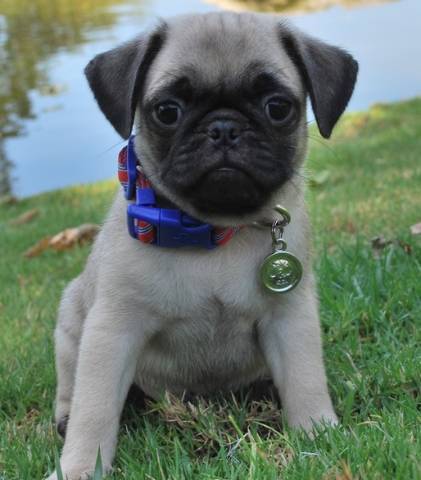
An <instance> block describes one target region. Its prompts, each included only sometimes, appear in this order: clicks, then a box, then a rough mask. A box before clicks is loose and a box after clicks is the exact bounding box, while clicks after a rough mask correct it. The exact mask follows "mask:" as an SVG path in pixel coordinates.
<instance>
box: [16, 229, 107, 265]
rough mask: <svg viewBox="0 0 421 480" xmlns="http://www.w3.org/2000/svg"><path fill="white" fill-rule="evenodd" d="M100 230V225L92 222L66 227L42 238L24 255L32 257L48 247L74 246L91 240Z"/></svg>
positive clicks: (58, 248) (58, 249)
mask: <svg viewBox="0 0 421 480" xmlns="http://www.w3.org/2000/svg"><path fill="white" fill-rule="evenodd" d="M98 230H99V226H98V225H95V224H92V223H84V224H83V225H80V226H79V227H75V228H66V229H65V230H63V231H62V232H59V233H57V234H56V235H54V236H48V237H44V238H42V239H41V240H40V241H39V242H37V243H36V244H35V245H33V246H32V247H31V248H29V249H28V250H27V251H26V252H25V253H24V256H25V257H27V258H32V257H36V256H38V255H40V254H41V253H42V252H43V251H44V250H47V249H48V248H51V249H53V250H56V251H62V250H67V249H69V248H72V247H74V246H75V245H80V244H82V243H86V242H90V241H92V240H93V238H94V237H95V235H96V234H97V233H98Z"/></svg>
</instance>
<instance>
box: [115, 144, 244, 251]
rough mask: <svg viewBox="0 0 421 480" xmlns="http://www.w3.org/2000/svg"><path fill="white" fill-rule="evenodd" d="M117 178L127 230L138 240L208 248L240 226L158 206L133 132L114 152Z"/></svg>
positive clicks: (173, 245) (223, 243)
mask: <svg viewBox="0 0 421 480" xmlns="http://www.w3.org/2000/svg"><path fill="white" fill-rule="evenodd" d="M118 179H119V180H120V183H121V185H122V186H123V187H124V193H125V197H126V199H127V200H131V201H133V202H134V203H130V204H129V205H128V206H127V225H128V229H129V233H130V235H131V236H132V237H133V238H137V239H138V240H140V241H141V242H142V243H149V244H153V245H157V246H160V247H184V246H195V247H202V248H207V249H212V248H215V247H217V246H222V245H225V244H226V243H228V242H229V241H230V240H231V238H232V237H233V236H234V235H235V233H237V231H238V230H239V229H240V228H241V227H215V226H212V225H209V224H208V223H203V222H201V221H199V220H197V219H195V218H193V217H191V216H190V215H188V214H187V213H185V212H183V211H182V210H179V209H176V208H161V207H158V206H157V205H156V203H157V201H156V195H155V192H154V190H153V188H152V185H151V183H150V182H149V180H148V179H147V178H146V176H145V175H144V173H143V172H142V171H141V169H140V162H139V159H138V158H137V155H136V153H135V151H134V135H132V136H131V137H130V139H129V141H128V144H127V146H125V147H123V149H122V150H121V151H120V153H119V155H118Z"/></svg>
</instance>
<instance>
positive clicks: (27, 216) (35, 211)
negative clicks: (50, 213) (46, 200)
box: [9, 208, 39, 225]
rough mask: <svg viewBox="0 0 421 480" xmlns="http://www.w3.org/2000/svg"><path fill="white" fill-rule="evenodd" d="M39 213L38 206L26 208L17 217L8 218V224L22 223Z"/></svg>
mask: <svg viewBox="0 0 421 480" xmlns="http://www.w3.org/2000/svg"><path fill="white" fill-rule="evenodd" d="M38 215H39V210H38V208H32V209H31V210H27V211H26V212H23V213H22V215H19V217H18V218H15V219H14V220H10V222H9V223H10V225H23V224H24V223H28V222H30V221H31V220H33V219H34V218H35V217H37V216H38Z"/></svg>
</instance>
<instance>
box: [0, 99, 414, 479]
mask: <svg viewBox="0 0 421 480" xmlns="http://www.w3.org/2000/svg"><path fill="white" fill-rule="evenodd" d="M313 136H314V137H316V138H315V140H314V141H312V142H311V151H312V152H311V157H310V161H309V163H308V170H309V172H310V173H309V174H310V177H312V178H313V179H315V180H317V179H319V180H320V179H324V181H322V182H320V181H319V185H317V186H315V187H313V188H311V189H310V190H309V194H308V200H309V205H310V210H311V214H312V219H313V224H314V237H315V239H314V244H315V266H316V270H317V275H318V280H319V292H320V299H321V320H322V325H323V332H324V343H325V356H326V363H327V369H328V376H329V384H330V389H331V392H332V396H333V400H334V404H335V406H336V409H337V411H338V413H339V415H340V417H341V421H342V426H341V427H340V428H338V429H328V430H325V431H324V432H322V433H321V434H320V435H319V436H318V437H317V438H316V439H315V440H311V439H309V438H308V437H306V436H305V435H304V434H299V433H296V432H293V431H290V430H289V429H287V428H283V427H282V425H281V421H280V416H279V414H278V411H277V408H276V406H275V405H274V404H273V403H272V402H270V401H252V400H250V399H249V400H247V399H235V398H232V399H231V398H225V399H220V400H216V401H207V402H206V401H204V400H201V401H198V402H195V403H194V404H193V405H192V404H189V403H182V402H178V401H176V400H174V399H171V398H169V399H167V400H166V401H164V402H161V403H159V404H156V403H154V404H149V405H148V406H147V408H146V409H144V410H140V411H136V410H135V409H134V408H133V407H129V408H128V409H126V412H125V414H124V422H123V424H122V427H121V432H120V437H119V447H118V452H117V458H116V463H115V471H114V473H113V474H112V475H111V476H110V477H107V478H113V479H123V478H124V479H142V478H145V479H209V480H216V479H279V478H282V479H284V480H292V479H296V480H305V479H324V480H330V479H338V480H351V479H361V480H366V479H393V480H399V479H402V480H409V479H416V478H420V476H421V471H420V452H421V445H420V417H419V412H418V410H417V406H418V407H419V403H418V404H417V395H418V394H419V387H420V384H419V371H420V348H419V345H420V342H419V340H420V339H419V334H418V332H417V330H419V326H420V325H419V324H420V322H419V321H420V318H421V281H420V280H421V248H420V247H421V245H420V244H421V237H420V236H418V237H416V236H413V235H411V233H410V230H409V227H410V225H412V224H415V223H417V222H420V221H421V209H420V191H421V163H420V159H419V156H420V154H421V99H414V100H412V101H408V102H404V103H399V104H393V105H378V106H375V107H373V108H372V109H371V110H370V111H368V112H366V113H360V114H352V115H348V116H346V117H345V118H344V120H343V121H342V122H341V124H340V126H339V128H338V129H337V131H336V134H335V136H334V139H333V141H331V142H329V144H328V146H326V144H325V142H322V143H321V141H320V140H319V138H318V137H317V134H316V132H315V130H313V131H312V137H313ZM316 183H317V182H316ZM115 188H116V184H115V183H114V182H105V183H99V184H95V185H89V186H84V187H73V188H68V189H65V190H61V191H57V192H51V193H46V194H42V195H39V196H36V197H33V198H29V199H25V200H22V201H20V202H18V203H17V204H14V205H2V206H0V235H1V237H0V247H1V258H0V286H1V291H0V318H1V332H2V333H1V337H0V375H1V383H0V478H2V479H6V480H14V479H16V480H17V479H19V480H22V479H23V480H26V479H28V480H29V479H31V480H32V479H40V478H42V476H43V474H45V472H46V471H47V470H51V469H52V468H53V467H54V463H55V455H56V452H57V451H58V450H59V449H60V447H61V442H60V441H59V439H58V438H57V436H56V434H55V430H54V426H53V424H52V420H51V419H52V402H53V398H54V385H55V377H54V360H53V345H52V332H53V327H54V321H55V315H56V309H57V304H58V301H59V297H60V293H61V291H62V289H63V287H64V286H65V284H66V283H67V282H68V280H70V279H71V278H72V277H74V276H75V275H77V274H78V272H79V271H80V270H81V269H82V267H83V264H84V261H85V259H86V256H87V254H88V252H89V247H88V246H83V247H78V248H75V249H72V250H69V251H67V252H60V253H57V252H51V251H48V252H45V253H43V254H42V255H40V256H39V257H36V258H33V259H31V260H28V259H26V258H24V257H23V256H22V253H23V252H24V251H25V250H26V249H27V248H28V247H29V246H31V245H32V244H33V243H35V242H36V241H37V240H38V239H40V238H41V237H43V236H45V235H49V234H52V233H56V232H58V231H60V230H61V229H64V228H66V227H69V226H76V225H78V224H80V223H84V222H100V221H101V220H102V218H103V216H104V214H105V212H106V210H107V207H108V205H109V204H110V202H111V199H112V193H113V192H114V191H115ZM31 208H38V209H39V211H40V215H39V216H38V217H37V218H36V219H34V220H33V221H31V222H29V223H27V224H24V225H21V226H13V225H11V224H10V220H11V219H14V218H16V217H17V216H18V215H20V214H22V213H23V212H25V211H27V210H28V209H31ZM374 236H384V237H385V239H386V240H388V241H389V240H390V241H391V243H388V242H382V241H381V242H380V243H381V244H383V245H384V244H385V243H386V244H387V245H385V246H384V248H380V249H373V248H372V246H371V239H372V237H374ZM417 335H418V338H417Z"/></svg>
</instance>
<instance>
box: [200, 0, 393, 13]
mask: <svg viewBox="0 0 421 480" xmlns="http://www.w3.org/2000/svg"><path fill="white" fill-rule="evenodd" d="M206 1H208V2H209V3H212V4H214V5H217V6H219V7H222V8H226V9H230V10H254V11H257V12H296V11H298V12H314V11H316V10H323V9H326V8H329V7H332V6H334V5H342V6H345V7H359V6H362V5H372V4H376V3H381V2H392V1H396V0H206Z"/></svg>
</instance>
